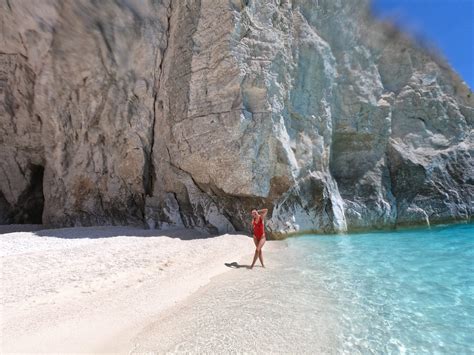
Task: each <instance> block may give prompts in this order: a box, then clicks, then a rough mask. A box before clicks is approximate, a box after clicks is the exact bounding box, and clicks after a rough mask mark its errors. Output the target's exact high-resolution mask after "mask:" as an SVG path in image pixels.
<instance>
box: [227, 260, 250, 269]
mask: <svg viewBox="0 0 474 355" xmlns="http://www.w3.org/2000/svg"><path fill="white" fill-rule="evenodd" d="M224 265H225V266H227V267H230V268H231V269H240V268H246V269H250V265H241V264H239V263H237V262H235V261H234V262H232V263H224Z"/></svg>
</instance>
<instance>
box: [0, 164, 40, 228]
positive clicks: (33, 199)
mask: <svg viewBox="0 0 474 355" xmlns="http://www.w3.org/2000/svg"><path fill="white" fill-rule="evenodd" d="M29 170H30V181H29V185H28V187H27V188H26V189H25V190H24V191H23V192H22V193H21V195H20V196H19V197H18V201H17V203H16V204H15V206H11V205H10V204H9V203H8V202H7V201H6V199H5V197H4V196H3V194H1V193H0V210H1V211H0V224H42V217H43V208H44V195H43V176H44V167H43V166H41V165H31V166H30V167H29Z"/></svg>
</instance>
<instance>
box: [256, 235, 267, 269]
mask: <svg viewBox="0 0 474 355" xmlns="http://www.w3.org/2000/svg"><path fill="white" fill-rule="evenodd" d="M265 242H266V238H262V239H261V240H260V243H258V248H259V249H260V251H259V253H258V258H259V259H260V264H262V267H265V265H263V252H262V248H263V244H265Z"/></svg>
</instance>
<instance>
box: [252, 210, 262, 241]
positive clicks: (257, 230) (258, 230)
mask: <svg viewBox="0 0 474 355" xmlns="http://www.w3.org/2000/svg"><path fill="white" fill-rule="evenodd" d="M252 224H253V235H254V236H255V238H257V240H258V241H260V239H262V238H265V229H264V227H263V218H262V217H260V216H259V217H258V222H255V220H253V221H252Z"/></svg>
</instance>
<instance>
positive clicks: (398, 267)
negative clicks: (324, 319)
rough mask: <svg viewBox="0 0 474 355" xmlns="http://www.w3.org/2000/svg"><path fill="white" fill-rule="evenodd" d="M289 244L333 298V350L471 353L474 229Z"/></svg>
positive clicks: (312, 280)
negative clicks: (334, 342)
mask: <svg viewBox="0 0 474 355" xmlns="http://www.w3.org/2000/svg"><path fill="white" fill-rule="evenodd" d="M288 243H289V246H290V248H291V249H293V250H295V251H296V254H298V255H299V258H298V260H297V262H296V263H297V265H295V266H296V267H297V268H298V269H300V274H299V275H300V276H299V277H301V278H302V280H301V281H302V283H303V284H305V285H306V287H312V288H319V289H322V290H323V291H325V292H327V294H329V295H330V297H331V298H332V302H331V303H330V304H329V305H328V306H327V307H329V308H330V309H329V310H328V309H326V310H327V311H328V313H329V314H331V317H334V320H335V321H336V323H337V324H338V328H337V331H336V333H337V334H336V337H337V340H338V341H337V344H338V347H339V349H338V350H337V352H346V353H364V354H365V353H377V354H378V353H409V354H418V353H430V354H432V353H442V354H474V225H472V224H470V225H454V226H441V227H435V228H432V229H416V230H405V231H396V232H383V233H367V234H353V235H350V236H347V235H346V236H320V235H318V236H317V235H308V236H303V237H297V238H292V239H290V240H289V241H288ZM315 301H317V300H315ZM340 347H342V348H340Z"/></svg>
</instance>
